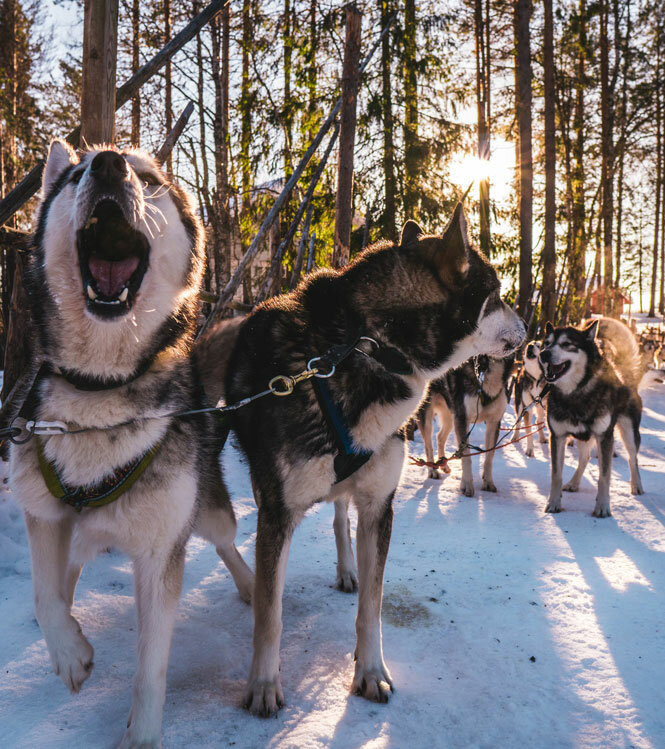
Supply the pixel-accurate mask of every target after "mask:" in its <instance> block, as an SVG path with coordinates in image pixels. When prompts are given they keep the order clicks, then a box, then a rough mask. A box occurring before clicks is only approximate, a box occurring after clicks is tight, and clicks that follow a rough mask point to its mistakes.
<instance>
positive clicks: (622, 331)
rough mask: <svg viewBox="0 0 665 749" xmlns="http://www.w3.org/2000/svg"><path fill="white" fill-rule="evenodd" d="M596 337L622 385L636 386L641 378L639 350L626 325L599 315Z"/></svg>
mask: <svg viewBox="0 0 665 749" xmlns="http://www.w3.org/2000/svg"><path fill="white" fill-rule="evenodd" d="M598 338H600V340H601V342H602V346H603V351H604V352H605V353H606V354H607V355H608V356H609V357H610V359H611V360H612V364H613V365H614V367H615V368H616V370H617V373H618V374H619V377H620V378H621V381H622V382H623V384H624V385H628V386H629V387H635V388H636V387H637V386H638V384H639V381H640V378H641V375H642V373H641V371H640V362H641V358H640V350H639V346H638V345H637V340H636V339H635V336H634V335H633V333H632V331H631V330H630V328H629V327H628V326H627V325H624V323H622V322H620V321H619V320H613V319H612V318H611V317H601V318H600V322H599V324H598Z"/></svg>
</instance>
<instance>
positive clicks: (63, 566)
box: [25, 513, 94, 692]
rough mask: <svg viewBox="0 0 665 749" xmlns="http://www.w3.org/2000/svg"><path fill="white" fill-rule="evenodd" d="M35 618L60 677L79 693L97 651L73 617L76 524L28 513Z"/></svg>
mask: <svg viewBox="0 0 665 749" xmlns="http://www.w3.org/2000/svg"><path fill="white" fill-rule="evenodd" d="M25 521H26V527H27V529H28V540H29V543H30V556H31V558H32V580H33V585H34V594H35V615H36V617H37V621H38V622H39V626H40V627H41V630H42V633H43V635H44V639H45V640H46V646H47V648H48V651H49V655H50V657H51V662H52V663H53V668H54V670H55V672H56V674H57V675H58V676H59V677H60V678H61V679H62V682H63V683H64V685H65V686H66V687H67V688H68V689H69V690H70V691H71V692H78V691H79V690H80V689H81V685H82V684H83V682H84V681H85V680H86V679H87V678H88V677H89V676H90V673H91V672H92V667H93V660H92V659H93V655H94V651H93V649H92V646H91V645H90V643H89V642H88V641H87V640H86V638H85V637H84V636H83V634H82V633H81V627H80V625H79V623H78V622H77V621H76V619H74V617H73V616H72V615H71V600H72V598H73V585H72V584H71V576H68V562H69V546H70V541H71V536H72V521H71V520H70V519H69V518H63V519H61V520H56V521H52V520H49V521H47V520H42V519H40V518H35V517H33V516H32V515H30V514H28V513H26V514H25Z"/></svg>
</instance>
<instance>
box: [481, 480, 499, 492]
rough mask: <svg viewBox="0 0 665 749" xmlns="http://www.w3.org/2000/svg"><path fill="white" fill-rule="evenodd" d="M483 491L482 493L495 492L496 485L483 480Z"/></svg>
mask: <svg viewBox="0 0 665 749" xmlns="http://www.w3.org/2000/svg"><path fill="white" fill-rule="evenodd" d="M483 491H484V492H495V491H497V488H496V484H495V483H494V482H493V481H488V480H487V479H483Z"/></svg>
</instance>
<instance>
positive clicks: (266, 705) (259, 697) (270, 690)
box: [243, 676, 284, 718]
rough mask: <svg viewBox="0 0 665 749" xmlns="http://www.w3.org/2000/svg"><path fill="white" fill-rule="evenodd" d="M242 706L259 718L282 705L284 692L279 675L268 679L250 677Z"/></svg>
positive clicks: (266, 715) (271, 712) (274, 711)
mask: <svg viewBox="0 0 665 749" xmlns="http://www.w3.org/2000/svg"><path fill="white" fill-rule="evenodd" d="M243 707H244V708H245V710H249V712H250V713H252V715H256V716H258V717H259V718H269V717H270V716H271V715H274V714H275V713H276V712H277V711H278V710H279V709H280V708H281V707H284V692H283V691H282V684H281V682H280V680H279V676H277V677H276V678H275V679H274V680H269V681H259V680H258V679H256V680H254V679H250V682H249V684H248V685H247V691H246V692H245V700H244V702H243Z"/></svg>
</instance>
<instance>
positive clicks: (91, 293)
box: [88, 284, 97, 302]
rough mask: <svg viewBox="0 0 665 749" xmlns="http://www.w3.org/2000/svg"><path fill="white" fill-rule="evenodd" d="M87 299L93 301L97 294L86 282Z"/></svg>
mask: <svg viewBox="0 0 665 749" xmlns="http://www.w3.org/2000/svg"><path fill="white" fill-rule="evenodd" d="M88 299H90V301H92V302H94V301H95V299H97V294H95V290H94V289H93V288H92V286H91V285H90V284H88Z"/></svg>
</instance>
